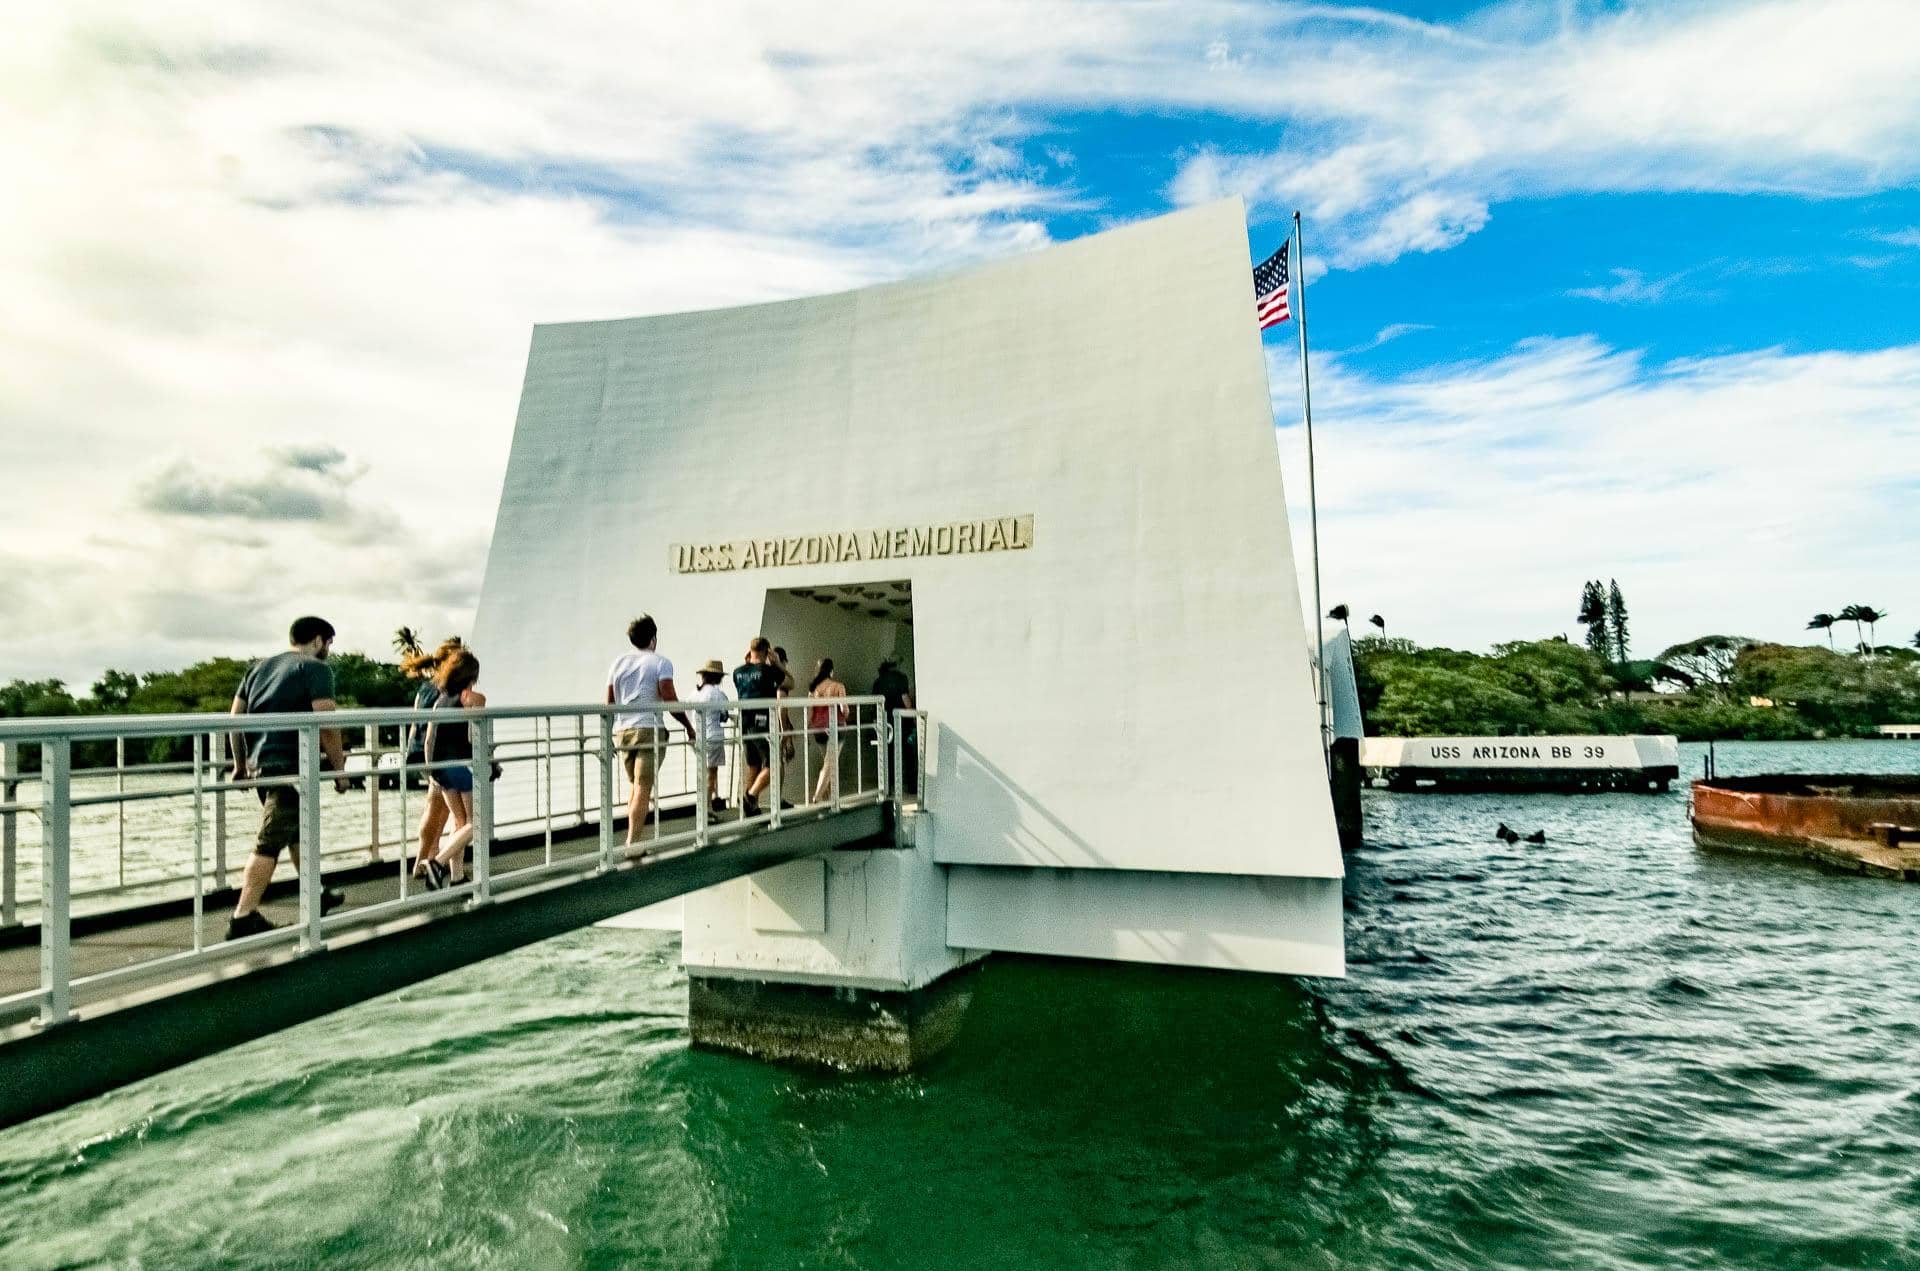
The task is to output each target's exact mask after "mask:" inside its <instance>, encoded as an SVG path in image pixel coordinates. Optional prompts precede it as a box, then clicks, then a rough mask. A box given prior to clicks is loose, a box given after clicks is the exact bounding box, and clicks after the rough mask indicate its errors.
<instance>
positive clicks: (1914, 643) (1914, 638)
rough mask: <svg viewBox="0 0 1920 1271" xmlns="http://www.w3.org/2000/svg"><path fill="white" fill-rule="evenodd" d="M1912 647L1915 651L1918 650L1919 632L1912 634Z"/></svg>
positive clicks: (1919, 646) (1919, 642)
mask: <svg viewBox="0 0 1920 1271" xmlns="http://www.w3.org/2000/svg"><path fill="white" fill-rule="evenodd" d="M1913 647H1914V648H1916V649H1920V631H1916V632H1914V633H1913Z"/></svg>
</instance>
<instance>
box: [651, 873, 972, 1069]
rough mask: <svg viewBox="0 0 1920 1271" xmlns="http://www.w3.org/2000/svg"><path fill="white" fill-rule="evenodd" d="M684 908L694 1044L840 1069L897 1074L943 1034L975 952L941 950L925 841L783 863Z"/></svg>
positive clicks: (939, 893)
mask: <svg viewBox="0 0 1920 1271" xmlns="http://www.w3.org/2000/svg"><path fill="white" fill-rule="evenodd" d="M924 837H925V838H931V837H932V836H931V835H925V836H924ZM682 915H683V923H684V927H683V931H684V934H683V938H682V945H681V952H682V956H683V958H684V960H685V962H686V967H687V981H688V992H687V999H688V1000H687V1020H688V1026H689V1029H690V1031H691V1033H692V1036H693V1041H694V1044H695V1045H697V1046H708V1047H712V1048H715V1049H719V1050H730V1051H735V1052H738V1053H741V1054H747V1055H755V1056H758V1057H761V1058H765V1059H774V1060H783V1061H788V1062H796V1063H805V1064H815V1065H820V1066H824V1067H831V1068H839V1069H843V1070H847V1071H870V1072H901V1071H905V1070H906V1069H909V1068H911V1067H913V1066H914V1065H915V1064H918V1063H920V1062H922V1061H924V1060H925V1059H926V1058H927V1057H928V1056H930V1055H933V1054H935V1053H937V1052H938V1051H939V1050H941V1049H942V1048H944V1047H945V1046H946V1045H947V1044H948V1043H950V1042H951V1041H952V1040H953V1039H954V1037H955V1036H956V1035H957V1034H958V1033H959V1031H960V1023H961V1020H962V1018H963V1016H964V1015H965V1013H966V1007H967V1003H968V1002H969V1001H970V1000H971V998H972V985H973V980H974V977H973V975H971V974H970V973H969V969H970V967H971V966H972V965H973V964H975V963H977V962H978V961H979V959H980V958H981V957H982V956H984V955H983V954H981V953H979V952H977V951H970V950H965V949H950V948H948V947H947V934H946V932H947V875H946V870H945V868H944V867H942V866H940V865H936V864H935V863H934V862H933V856H932V851H931V846H930V844H928V843H926V842H921V843H919V844H918V845H916V846H913V847H895V848H885V847H881V848H871V849H867V850H855V851H839V852H832V853H829V854H828V855H827V856H825V857H815V858H812V859H809V860H802V861H794V862H792V863H790V864H787V865H781V866H778V867H776V868H774V869H769V870H764V871H762V872H761V873H758V874H755V875H754V876H752V877H751V878H743V879H739V880H737V881H735V882H731V883H725V884H722V885H721V886H719V887H710V888H708V889H707V890H706V891H703V892H698V893H696V894H694V895H692V896H688V897H687V898H686V900H685V903H684V905H683V908H682Z"/></svg>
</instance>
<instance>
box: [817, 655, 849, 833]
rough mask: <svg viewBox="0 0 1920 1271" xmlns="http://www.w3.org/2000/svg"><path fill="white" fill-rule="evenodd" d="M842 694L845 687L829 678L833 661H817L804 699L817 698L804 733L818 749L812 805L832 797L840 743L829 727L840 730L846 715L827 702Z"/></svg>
mask: <svg viewBox="0 0 1920 1271" xmlns="http://www.w3.org/2000/svg"><path fill="white" fill-rule="evenodd" d="M846 695H847V686H846V685H845V684H842V683H841V682H840V681H839V680H837V679H835V678H834V677H833V659H832V658H821V659H820V661H819V662H818V663H817V664H815V666H814V668H813V682H812V683H811V684H809V685H807V696H808V697H811V698H815V699H818V700H816V701H815V703H814V704H813V705H812V706H809V707H808V708H807V733H808V735H809V738H810V740H812V741H813V743H814V744H815V745H817V746H819V747H820V778H819V780H817V781H815V782H814V783H813V801H814V802H815V803H825V802H826V801H827V799H828V798H829V797H831V796H832V794H833V776H834V773H835V772H837V771H838V770H839V767H840V742H839V741H838V740H837V739H836V737H835V735H834V730H833V725H834V723H835V722H836V721H837V722H838V723H839V724H840V726H841V727H843V728H844V727H845V726H846V724H847V718H848V716H847V708H846V707H844V706H839V705H830V704H829V703H831V702H832V701H833V699H835V698H840V697H845V696H846Z"/></svg>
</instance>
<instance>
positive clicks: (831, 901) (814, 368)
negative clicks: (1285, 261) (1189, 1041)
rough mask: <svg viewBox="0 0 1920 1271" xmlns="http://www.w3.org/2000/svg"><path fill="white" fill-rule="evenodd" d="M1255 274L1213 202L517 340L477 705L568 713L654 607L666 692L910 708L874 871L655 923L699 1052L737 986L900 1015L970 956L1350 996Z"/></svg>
mask: <svg viewBox="0 0 1920 1271" xmlns="http://www.w3.org/2000/svg"><path fill="white" fill-rule="evenodd" d="M1249 259H1250V255H1249V250H1248V240H1247V232H1246V225H1245V219H1244V212H1243V210H1242V207H1241V205H1240V204H1239V202H1238V201H1237V200H1233V201H1226V202H1220V203H1214V204H1211V205H1207V206H1203V207H1197V208H1193V209H1190V210H1186V211H1181V212H1177V213H1175V214H1173V215H1170V216H1165V217H1161V218H1159V219H1155V220H1150V221H1145V222H1141V223H1137V224H1133V225H1129V226H1126V227H1124V228H1121V229H1116V230H1112V231H1109V232H1107V233H1103V234H1098V235H1094V236H1091V237H1088V238H1084V239H1080V240H1077V241H1073V242H1068V243H1065V244H1062V245H1059V246H1054V247H1049V248H1046V249H1044V250H1041V251H1036V252H1033V253H1031V254H1029V255H1025V256H1020V257H1016V258H1013V259H1009V260H1005V261H1001V262H998V263H994V264H989V265H985V266H981V267H977V268H972V269H968V270H965V271H963V272H958V273H953V274H948V275H944V276H939V277H931V278H923V279H915V280H911V281H906V282H900V283H891V284H886V285H882V286H875V287H868V288H865V289H862V290H859V291H853V292H847V293H844V294H840V295H831V296H822V297H817V298H811V299H802V300H792V301H785V302H780V303H775V304H764V305H753V306H747V307H743V308H734V309H725V310H715V311H709V312H696V313H684V314H673V315H667V316H660V317H643V318H630V319H622V320H615V321H596V322H575V323H563V324H556V325H549V326H541V327H538V328H536V329H535V331H534V333H533V339H532V347H531V350H530V353H529V356H528V361H527V372H526V381H525V386H524V389H523V392H522V397H521V401H520V410H519V417H518V422H517V425H516V430H515V434H514V440H513V447H512V453H511V458H510V461H509V465H508V472H507V477H506V483H505V488H504V491H503V494H502V497H501V503H500V509H499V517H498V522H497V525H496V528H495V533H494V541H493V548H492V552H491V554H490V557H489V560H488V565H487V575H486V581H485V585H484V588H483V593H482V600H481V605H480V612H479V616H478V620H477V623H476V627H475V632H474V642H475V647H476V649H477V650H478V651H479V652H480V654H481V656H482V658H483V659H484V660H485V662H486V667H487V676H488V689H489V692H490V694H491V696H492V698H493V700H494V701H495V702H498V703H503V704H504V703H512V702H545V701H569V700H576V699H579V698H581V697H582V696H593V695H596V694H597V693H598V692H599V690H600V687H601V685H602V684H603V683H604V674H605V670H606V667H607V664H608V662H609V661H610V659H611V658H612V657H613V656H614V655H615V654H617V653H619V652H620V651H622V645H623V632H624V630H625V628H626V625H627V622H628V620H629V619H631V618H633V617H634V616H635V615H637V614H639V613H641V612H646V613H650V614H652V615H653V616H654V618H655V619H656V620H657V621H658V623H659V626H660V642H659V647H660V651H661V652H662V653H664V654H665V655H666V656H667V657H668V658H670V659H671V660H672V661H673V662H674V664H675V666H676V667H677V668H679V669H680V678H681V680H682V682H683V683H682V691H683V693H684V692H686V691H688V688H689V686H690V685H691V684H692V682H693V669H694V668H695V667H697V666H699V665H700V664H702V663H703V662H705V661H707V660H708V659H710V658H719V659H721V660H722V661H723V662H724V663H725V664H726V665H727V666H728V667H732V666H734V665H736V664H738V663H739V662H740V661H741V657H742V654H743V652H744V650H745V649H746V647H747V643H748V641H749V640H750V639H751V638H752V637H754V636H756V635H762V634H764V635H765V636H767V637H768V638H769V639H771V640H772V641H773V643H775V644H777V645H782V646H784V647H785V648H786V649H787V650H788V651H789V653H790V663H791V665H792V668H793V670H794V673H795V674H796V676H798V677H802V683H801V685H800V688H801V689H802V690H804V687H805V685H804V676H805V673H806V670H807V668H810V667H811V666H812V665H813V663H814V660H815V659H816V658H819V657H822V656H830V657H832V658H833V659H834V660H835V662H836V663H837V665H838V668H839V674H840V678H841V679H843V680H844V681H845V682H846V683H847V684H848V685H849V686H850V688H851V690H852V691H853V692H854V693H862V692H865V691H866V689H867V686H868V685H869V684H871V683H872V682H873V679H874V676H875V673H876V672H877V671H878V669H879V667H880V664H881V662H882V661H883V660H891V661H893V662H894V663H896V664H897V665H899V666H900V667H902V668H903V669H904V670H905V671H906V673H907V674H908V676H909V677H910V679H911V681H912V684H913V689H914V694H915V697H916V699H917V704H918V705H919V706H920V707H922V708H924V709H925V710H926V712H927V722H926V736H925V739H924V740H925V743H926V766H927V772H926V774H925V777H926V782H927V790H928V800H927V804H928V806H927V810H926V812H925V813H924V815H921V816H918V817H915V818H914V822H915V823H914V825H913V826H912V829H911V835H910V838H909V839H906V840H903V842H904V845H903V846H902V848H901V849H900V850H898V851H894V852H864V853H835V854H833V855H832V856H830V857H828V858H825V859H816V860H810V861H801V862H797V863H795V864H792V865H788V866H783V867H781V868H780V869H778V870H774V871H769V872H768V873H767V874H763V875H760V876H756V877H754V878H751V879H743V880H740V881H739V882H736V883H730V884H726V885H723V886H720V887H716V888H713V889H711V890H709V891H707V892H703V893H700V894H698V895H695V896H693V897H690V898H688V899H687V900H686V901H685V902H684V905H683V907H682V910H681V921H682V922H683V924H684V933H683V956H684V957H685V960H686V963H687V966H688V970H689V973H690V975H691V976H692V977H693V983H694V1000H695V1011H694V1027H695V1036H696V1038H699V1037H700V1036H701V1027H702V1021H701V1016H702V1010H703V1008H702V1005H701V1003H702V1001H703V1000H708V1001H710V1002H712V1003H714V1004H715V1005H714V1006H713V1009H714V1010H716V1011H721V1012H724V1011H725V1010H727V1009H731V1008H729V1007H728V1006H727V1005H726V1001H725V1000H723V999H726V996H727V994H728V993H729V992H730V991H731V990H732V989H734V988H739V987H740V986H752V991H753V992H754V993H760V992H761V991H762V990H764V989H765V988H766V986H769V985H792V986H809V985H811V986H825V987H833V988H836V989H852V990H860V991H868V992H872V993H876V994H912V993H916V992H920V991H922V990H925V989H926V988H928V986H930V985H933V984H935V982H937V981H939V980H940V979H941V977H942V976H944V975H946V974H947V973H948V972H951V971H954V970H955V969H957V968H959V967H962V966H963V965H965V964H966V963H968V962H970V961H973V960H975V959H977V958H978V957H979V956H981V954H982V953H984V952H987V951H994V950H1008V951H1018V952H1022V953H1030V954H1044V955H1059V956H1069V957H1087V958H1105V959H1116V960H1123V961H1135V962H1154V963H1165V964H1172V965H1180V966H1195V967H1213V968H1223V969H1232V970H1240V971H1250V972H1269V973H1285V974H1301V975H1340V974H1342V973H1343V970H1344V956H1343V943H1342V932H1341V912H1342V910H1341V882H1340V879H1341V874H1342V865H1341V856H1340V850H1339V845H1338V839H1337V836H1336V832H1335V827H1334V817H1333V808H1332V802H1331V799H1330V796H1329V793H1328V786H1327V771H1326V761H1325V758H1324V756H1323V753H1322V741H1321V735H1320V723H1319V712H1318V708H1317V706H1316V703H1315V695H1314V685H1313V673H1312V670H1311V665H1312V641H1311V637H1310V635H1309V632H1308V630H1307V627H1306V625H1305V623H1304V621H1303V616H1302V612H1301V604H1300V597H1299V593H1298V587H1297V584H1296V581H1295V578H1296V576H1295V568H1294V557H1293V548H1292V545H1291V542H1290V539H1289V534H1288V523H1287V511H1286V503H1285V496H1284V493H1283V490H1282V484H1281V473H1280V462H1279V458H1278V455H1277V453H1276V447H1275V444H1274V434H1273V413H1272V407H1271V404H1270V401H1269V390H1268V383H1267V373H1266V363H1265V359H1264V357H1263V353H1262V347H1261V342H1260V336H1259V331H1258V329H1257V327H1256V324H1255V318H1254V309H1253V297H1252V291H1251V284H1250V270H1249ZM709 990H712V991H713V992H714V993H717V994H718V995H719V996H718V997H712V996H709V997H707V998H705V999H703V994H708V992H709ZM743 991H744V990H743ZM737 998H738V995H737V994H736V995H735V1005H736V1006H737V1005H738V1002H737Z"/></svg>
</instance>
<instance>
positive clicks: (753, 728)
mask: <svg viewBox="0 0 1920 1271" xmlns="http://www.w3.org/2000/svg"><path fill="white" fill-rule="evenodd" d="M772 659H773V646H772V645H770V644H769V643H768V642H767V637H765V636H755V637H754V638H753V642H752V643H751V644H749V645H748V646H747V660H746V661H745V662H743V663H741V664H740V665H739V666H737V667H735V668H733V695H734V696H735V697H736V698H738V699H739V700H740V701H743V702H749V701H765V700H771V699H774V698H781V697H785V696H786V695H787V693H786V690H785V689H783V688H781V687H780V685H781V681H782V679H783V678H784V673H783V672H782V671H781V670H779V669H778V668H777V667H775V666H774V665H773V660H772ZM772 727H773V722H772V719H771V717H770V715H769V713H768V712H767V711H766V710H764V709H761V710H750V711H743V712H741V715H740V732H741V734H742V737H743V740H742V742H741V747H740V748H741V751H742V756H741V757H742V762H743V764H744V765H745V767H746V774H745V778H744V779H745V781H746V785H745V786H744V787H743V793H742V794H741V797H740V815H741V817H742V819H745V818H748V817H756V816H759V815H760V794H761V792H762V791H764V790H765V789H766V788H767V782H768V781H769V780H771V779H772V776H773V769H772V766H771V765H770V763H769V762H768V761H769V760H770V759H771V758H772V751H771V749H770V748H769V746H768V744H767V741H768V736H769V732H770V730H771V729H772ZM779 797H780V795H779V792H778V791H775V792H774V798H776V799H777V798H779Z"/></svg>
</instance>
